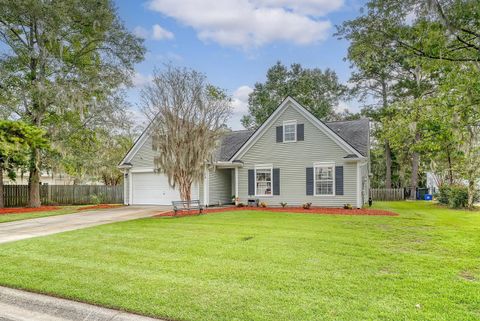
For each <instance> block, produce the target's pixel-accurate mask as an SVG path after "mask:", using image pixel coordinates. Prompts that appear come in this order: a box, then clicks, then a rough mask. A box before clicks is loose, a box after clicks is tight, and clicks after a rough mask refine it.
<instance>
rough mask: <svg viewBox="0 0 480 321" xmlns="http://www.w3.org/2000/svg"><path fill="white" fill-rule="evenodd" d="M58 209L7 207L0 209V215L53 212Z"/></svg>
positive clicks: (50, 207) (53, 207) (51, 207)
mask: <svg viewBox="0 0 480 321" xmlns="http://www.w3.org/2000/svg"><path fill="white" fill-rule="evenodd" d="M58 209H60V207H58V206H40V207H8V208H0V215H3V214H23V213H31V212H45V211H55V210H58Z"/></svg>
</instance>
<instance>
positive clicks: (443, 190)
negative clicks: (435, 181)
mask: <svg viewBox="0 0 480 321" xmlns="http://www.w3.org/2000/svg"><path fill="white" fill-rule="evenodd" d="M468 195H469V191H468V188H467V187H466V186H464V185H444V186H441V187H440V188H439V192H438V195H437V200H438V202H439V203H441V204H444V205H447V206H449V207H450V208H466V207H468ZM475 201H478V193H475V196H474V202H475Z"/></svg>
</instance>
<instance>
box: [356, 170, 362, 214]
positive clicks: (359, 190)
mask: <svg viewBox="0 0 480 321" xmlns="http://www.w3.org/2000/svg"><path fill="white" fill-rule="evenodd" d="M362 205H363V204H362V178H361V171H360V162H357V208H361V207H362Z"/></svg>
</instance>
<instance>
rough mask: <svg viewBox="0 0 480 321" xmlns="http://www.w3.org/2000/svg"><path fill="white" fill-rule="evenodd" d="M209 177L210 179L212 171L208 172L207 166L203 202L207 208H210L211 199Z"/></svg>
mask: <svg viewBox="0 0 480 321" xmlns="http://www.w3.org/2000/svg"><path fill="white" fill-rule="evenodd" d="M209 177H210V171H209V170H208V168H207V166H205V177H204V179H203V202H204V205H205V206H208V204H209V198H210V191H209V185H210V184H209V183H210V182H209Z"/></svg>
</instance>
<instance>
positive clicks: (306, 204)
mask: <svg viewBox="0 0 480 321" xmlns="http://www.w3.org/2000/svg"><path fill="white" fill-rule="evenodd" d="M302 207H303V209H305V210H309V209H310V207H312V203H305V204H303V205H302Z"/></svg>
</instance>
